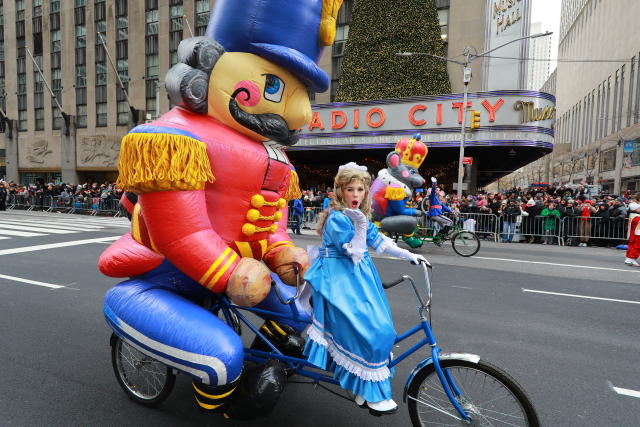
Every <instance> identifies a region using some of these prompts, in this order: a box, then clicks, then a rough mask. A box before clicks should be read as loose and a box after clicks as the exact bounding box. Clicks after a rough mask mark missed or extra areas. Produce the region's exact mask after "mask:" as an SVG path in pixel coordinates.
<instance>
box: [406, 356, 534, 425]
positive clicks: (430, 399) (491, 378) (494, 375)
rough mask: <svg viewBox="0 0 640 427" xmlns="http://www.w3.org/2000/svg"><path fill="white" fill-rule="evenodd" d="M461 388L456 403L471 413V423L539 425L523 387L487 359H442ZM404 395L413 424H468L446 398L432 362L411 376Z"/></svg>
mask: <svg viewBox="0 0 640 427" xmlns="http://www.w3.org/2000/svg"><path fill="white" fill-rule="evenodd" d="M440 367H441V368H442V369H443V370H447V371H448V372H449V373H450V374H451V377H452V378H453V381H454V382H455V384H456V386H457V387H458V389H459V390H460V392H461V394H462V395H461V396H460V397H458V403H459V404H460V406H461V407H462V408H463V409H464V410H465V412H466V413H467V414H468V415H469V416H470V417H471V419H472V422H471V425H474V426H475V425H478V426H530V427H537V426H539V425H540V423H539V421H538V416H537V414H536V411H535V409H534V408H533V404H532V403H531V401H530V399H529V398H528V397H527V395H526V394H525V392H524V391H523V390H522V387H520V385H518V383H517V382H516V381H515V380H514V379H513V378H511V377H510V376H509V375H507V374H506V373H504V372H503V371H501V370H500V369H498V368H496V367H494V366H492V365H490V364H488V363H486V362H482V361H481V362H478V363H472V362H468V361H465V360H443V361H440ZM407 398H408V399H409V402H408V406H409V416H410V417H411V422H412V423H413V425H414V426H454V425H469V424H467V422H466V421H464V420H463V419H461V417H460V414H458V411H456V409H455V408H454V407H453V405H452V404H451V402H450V401H449V399H448V398H447V396H446V394H445V392H444V389H443V388H442V383H440V379H439V378H438V374H437V373H436V371H435V368H434V366H433V364H430V365H427V366H425V367H424V368H422V369H421V370H420V371H419V372H418V373H417V374H416V376H415V377H413V379H412V380H411V383H410V384H409V389H408V395H407Z"/></svg>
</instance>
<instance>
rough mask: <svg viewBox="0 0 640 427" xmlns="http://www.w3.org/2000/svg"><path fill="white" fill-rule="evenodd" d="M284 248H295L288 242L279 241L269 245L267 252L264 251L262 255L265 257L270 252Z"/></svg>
mask: <svg viewBox="0 0 640 427" xmlns="http://www.w3.org/2000/svg"><path fill="white" fill-rule="evenodd" d="M284 246H290V247H292V248H295V245H294V244H293V243H292V242H290V241H288V240H280V241H278V242H275V243H272V244H271V245H269V247H268V248H267V250H266V251H265V253H264V254H265V255H266V254H268V253H269V252H271V251H272V250H274V249H277V248H282V247H284Z"/></svg>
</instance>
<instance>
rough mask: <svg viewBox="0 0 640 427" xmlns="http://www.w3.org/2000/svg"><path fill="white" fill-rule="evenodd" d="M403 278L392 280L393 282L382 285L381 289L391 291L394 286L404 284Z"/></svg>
mask: <svg viewBox="0 0 640 427" xmlns="http://www.w3.org/2000/svg"><path fill="white" fill-rule="evenodd" d="M405 277H406V276H402V277H401V278H399V279H398V280H394V281H393V282H389V283H382V287H383V288H385V289H391V288H393V287H394V286H395V285H399V284H400V283H402V282H404V279H405Z"/></svg>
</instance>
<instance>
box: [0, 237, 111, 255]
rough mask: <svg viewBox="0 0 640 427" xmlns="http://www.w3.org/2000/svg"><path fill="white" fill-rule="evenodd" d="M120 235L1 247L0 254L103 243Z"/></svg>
mask: <svg viewBox="0 0 640 427" xmlns="http://www.w3.org/2000/svg"><path fill="white" fill-rule="evenodd" d="M120 237H121V236H111V237H101V238H99V239H86V240H74V241H71V242H60V243H51V244H48V245H36V246H24V247H21V248H12V249H2V250H0V255H11V254H19V253H22V252H34V251H43V250H47V249H55V248H64V247H66V246H78V245H88V244H91V243H103V242H109V241H114V240H117V239H119V238H120Z"/></svg>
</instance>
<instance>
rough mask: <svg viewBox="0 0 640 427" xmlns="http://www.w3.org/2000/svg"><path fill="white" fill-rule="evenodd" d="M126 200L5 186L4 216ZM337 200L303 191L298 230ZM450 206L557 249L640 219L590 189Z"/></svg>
mask: <svg viewBox="0 0 640 427" xmlns="http://www.w3.org/2000/svg"><path fill="white" fill-rule="evenodd" d="M121 196H122V189H120V188H117V187H116V185H115V183H114V182H104V183H98V182H85V183H84V184H69V183H59V184H56V183H51V182H50V183H44V182H40V183H32V184H16V183H14V182H13V181H9V182H5V181H0V210H4V209H6V205H7V201H8V202H9V203H12V202H13V203H18V204H20V203H22V204H26V205H30V206H33V207H34V208H35V209H50V208H53V209H55V208H56V207H59V206H74V207H76V208H78V210H91V211H97V210H110V209H111V208H114V209H115V208H117V205H118V201H119V200H120V198H121ZM332 196H333V193H332V192H331V189H326V190H324V191H322V190H304V191H302V197H301V201H302V209H303V213H302V214H300V213H299V211H300V206H298V207H297V211H296V214H297V217H300V216H301V218H299V222H298V225H301V224H305V227H306V228H309V226H310V225H312V224H314V223H315V222H316V221H317V215H318V214H319V213H320V212H321V211H322V210H324V209H326V208H327V207H328V205H329V202H330V200H331V197H332ZM424 196H425V195H424V194H422V193H417V194H416V195H415V197H414V198H413V199H412V203H413V204H414V205H415V206H419V204H420V202H421V201H422V199H423V198H424ZM446 202H447V204H448V205H449V206H450V207H451V208H452V210H453V211H454V212H455V213H460V214H465V215H463V216H465V217H470V216H471V217H476V218H478V217H481V216H483V215H486V214H490V215H491V217H490V218H488V216H487V217H486V218H485V220H484V221H477V230H476V231H479V232H480V233H481V234H482V233H483V232H486V233H484V234H489V233H488V231H489V230H490V231H494V230H497V232H498V233H499V235H500V239H501V240H502V241H504V242H507V243H509V242H512V241H513V237H514V235H515V233H516V230H517V225H519V232H520V236H522V237H523V238H524V239H521V241H525V242H527V243H542V244H554V243H558V242H557V239H558V238H560V239H563V243H565V244H567V245H574V246H587V245H615V244H618V243H620V242H623V241H625V240H626V238H627V236H626V234H627V233H626V224H627V221H626V220H627V218H629V215H630V214H632V213H639V214H640V193H639V194H628V193H626V194H623V195H610V194H590V193H589V189H588V187H583V186H579V187H576V188H568V187H557V188H556V187H540V188H527V189H522V188H513V189H510V190H506V191H502V192H500V193H486V192H478V193H477V194H474V195H463V196H462V198H461V199H460V200H458V199H457V197H456V195H455V194H449V195H447V196H446ZM292 207H293V204H292ZM474 214H477V215H474ZM487 218H488V219H487ZM496 220H497V221H499V223H498V224H496V223H495V221H496ZM563 220H564V221H563ZM561 223H562V224H563V227H562V233H560V224H561ZM297 229H298V230H299V227H297Z"/></svg>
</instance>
